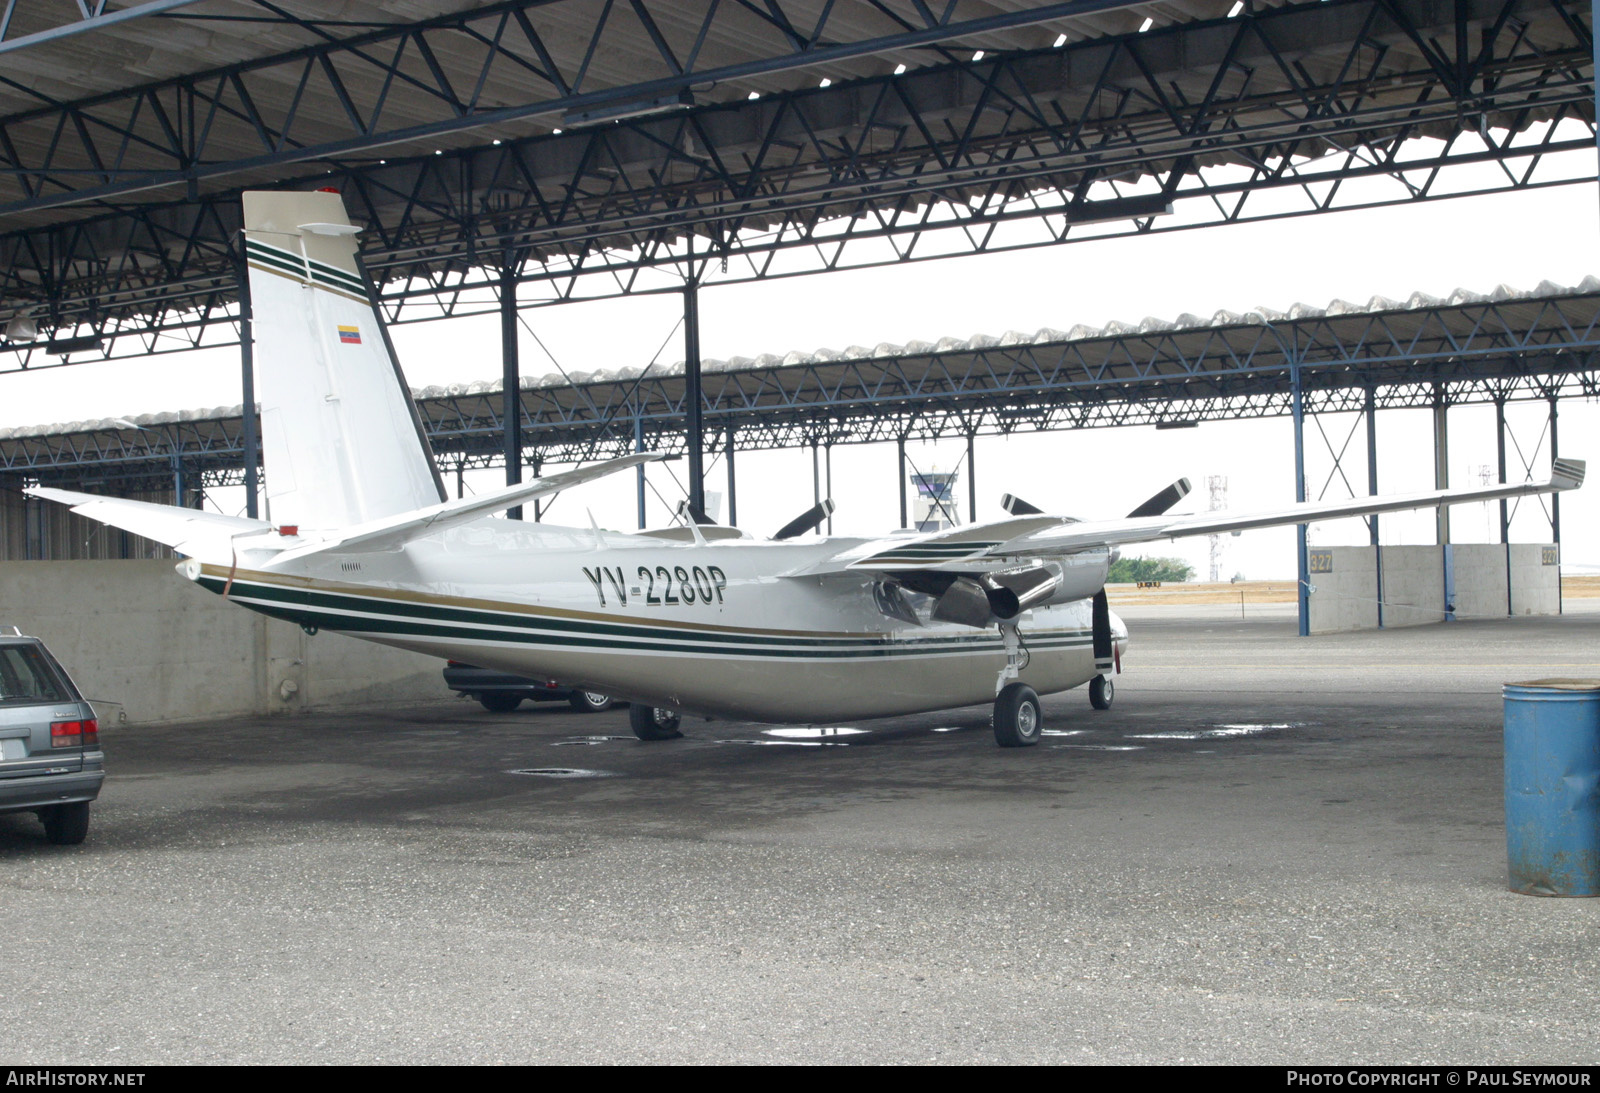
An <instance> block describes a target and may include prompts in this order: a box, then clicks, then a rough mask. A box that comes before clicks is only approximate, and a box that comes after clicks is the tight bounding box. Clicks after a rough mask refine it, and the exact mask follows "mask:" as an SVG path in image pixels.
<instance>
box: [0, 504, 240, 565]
mask: <svg viewBox="0 0 1600 1093" xmlns="http://www.w3.org/2000/svg"><path fill="white" fill-rule="evenodd" d="M27 493H28V494H29V495H30V496H33V497H42V498H44V499H45V500H47V501H59V502H60V503H61V504H63V505H70V506H71V507H72V511H73V512H75V513H77V514H78V515H80V516H86V517H88V518H89V519H91V520H98V521H100V522H101V523H102V524H110V525H111V526H112V527H114V528H121V529H122V530H123V531H131V532H133V534H135V535H142V536H144V537H145V538H146V539H150V540H153V541H155V542H157V543H162V544H164V545H166V546H169V547H171V548H172V549H173V550H176V551H177V552H178V553H179V554H187V555H189V556H190V557H193V558H201V559H203V560H206V561H226V560H227V558H228V556H229V554H230V553H231V551H232V545H233V540H235V539H237V538H238V537H240V536H244V535H260V534H262V533H264V532H269V531H271V530H272V525H271V524H269V523H267V522H266V521H264V520H250V519H247V518H246V517H243V516H224V515H222V514H221V513H220V512H204V511H202V510H200V509H185V508H179V507H178V506H176V505H157V504H152V503H151V502H149V501H132V500H129V499H127V498H122V497H99V496H97V495H95V494H92V493H77V492H76V491H73V490H58V489H55V488H54V487H51V486H35V487H33V488H32V489H29V490H28V491H27Z"/></svg>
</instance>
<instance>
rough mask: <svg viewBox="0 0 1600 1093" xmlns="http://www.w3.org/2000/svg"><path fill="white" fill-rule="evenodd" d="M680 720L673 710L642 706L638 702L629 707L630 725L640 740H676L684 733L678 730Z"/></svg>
mask: <svg viewBox="0 0 1600 1093" xmlns="http://www.w3.org/2000/svg"><path fill="white" fill-rule="evenodd" d="M680 720H681V719H680V718H679V716H678V715H677V714H676V713H674V712H673V711H671V710H663V709H659V708H657V707H655V706H641V705H639V704H638V703H637V702H635V703H634V704H633V705H632V706H629V707H628V727H629V728H631V729H632V730H633V735H635V736H637V737H638V738H639V739H640V740H676V739H677V738H678V737H680V736H682V735H683V733H681V732H679V731H678V722H679V721H680Z"/></svg>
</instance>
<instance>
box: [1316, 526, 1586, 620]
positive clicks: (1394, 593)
mask: <svg viewBox="0 0 1600 1093" xmlns="http://www.w3.org/2000/svg"><path fill="white" fill-rule="evenodd" d="M1375 549H1376V548H1373V547H1370V546H1365V547H1331V548H1328V547H1325V548H1320V549H1317V550H1314V551H1313V552H1312V563H1313V572H1312V574H1311V584H1312V587H1313V588H1315V591H1314V592H1313V593H1312V594H1311V632H1312V633H1314V634H1318V633H1327V632H1329V631H1334V630H1363V629H1369V628H1372V627H1375V626H1377V625H1378V604H1377V600H1378V599H1379V597H1378V587H1377V572H1376V567H1375V564H1374V550H1375ZM1553 549H1554V548H1552V547H1551V546H1549V545H1548V544H1541V543H1513V544H1512V546H1511V588H1512V596H1511V607H1512V611H1513V613H1515V614H1518V615H1553V614H1555V613H1556V612H1557V611H1558V610H1559V607H1560V588H1559V580H1560V567H1559V566H1557V565H1552V564H1547V560H1548V558H1549V557H1550V555H1549V554H1548V552H1549V551H1551V550H1553ZM1382 550H1383V596H1382V599H1383V605H1384V607H1383V625H1384V626H1386V627H1397V626H1420V625H1422V624H1424V623H1432V622H1442V621H1443V620H1444V613H1445V598H1444V589H1445V579H1444V548H1442V547H1438V546H1389V547H1383V548H1382ZM1319 555H1320V556H1321V557H1320V558H1319V557H1318V556H1319ZM1451 558H1452V565H1453V567H1454V570H1455V598H1454V604H1455V617H1456V618H1458V619H1469V618H1504V617H1505V616H1506V614H1507V612H1506V551H1505V547H1503V546H1500V545H1498V544H1495V543H1462V544H1457V545H1456V546H1454V547H1452V548H1451Z"/></svg>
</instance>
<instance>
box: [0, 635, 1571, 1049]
mask: <svg viewBox="0 0 1600 1093" xmlns="http://www.w3.org/2000/svg"><path fill="white" fill-rule="evenodd" d="M1291 610H1292V609H1291ZM1124 614H1125V617H1127V618H1128V620H1129V623H1130V626H1131V627H1132V628H1133V634H1134V644H1133V646H1132V647H1131V648H1130V650H1129V653H1128V655H1127V657H1126V658H1125V662H1124V669H1125V671H1124V674H1123V675H1122V676H1121V677H1120V678H1119V680H1118V694H1117V698H1116V702H1115V704H1114V706H1113V708H1112V709H1111V710H1110V711H1106V712H1103V713H1097V712H1095V711H1092V710H1091V709H1090V708H1089V704H1088V700H1087V696H1086V694H1085V693H1084V692H1083V691H1082V690H1079V691H1074V692H1070V693H1068V694H1065V695H1058V696H1054V697H1051V698H1047V699H1046V700H1045V714H1046V718H1047V722H1046V729H1047V732H1048V733H1049V735H1047V736H1046V738H1045V741H1044V743H1043V744H1041V745H1040V746H1039V747H1037V748H1032V749H1021V750H1002V749H999V748H997V747H995V745H994V743H993V739H992V736H991V734H990V730H989V725H988V719H989V711H988V708H987V707H975V708H970V709H965V710H958V711H953V712H949V713H942V714H933V715H925V716H917V717H907V718H898V719H893V720H889V721H881V722H862V723H859V724H840V725H829V726H819V727H816V729H815V730H812V731H799V732H797V731H795V730H793V729H790V730H782V731H774V730H773V729H772V727H770V726H761V725H750V724H737V723H727V722H713V723H704V722H693V721H686V722H685V728H686V730H687V732H688V735H687V736H686V738H685V739H683V740H680V741H672V742H667V743H656V744H644V743H640V742H638V741H635V740H634V739H632V737H631V736H630V735H629V734H628V730H627V724H626V713H625V711H612V712H608V713H604V714H589V715H585V714H578V713H574V712H571V711H570V710H569V709H568V708H567V707H566V706H565V705H564V704H563V705H559V706H557V705H545V706H531V705H525V706H524V707H523V708H522V709H521V710H519V711H517V712H516V713H512V714H508V715H496V714H489V713H486V712H484V711H483V710H482V709H480V708H479V707H478V706H477V705H476V704H474V703H471V702H470V701H467V700H459V699H450V698H446V697H443V691H442V687H441V701H440V702H438V703H436V704H431V705H421V706H403V707H402V706H396V707H394V708H389V709H377V710H370V709H369V710H362V711H344V712H325V713H322V714H319V715H316V716H305V717H296V718H288V717H285V718H261V719H252V720H235V721H226V722H207V723H189V724H170V725H140V726H128V727H120V728H119V727H112V728H108V729H107V730H106V731H105V732H104V733H103V740H104V742H105V746H106V751H107V754H108V759H107V763H108V768H109V770H110V771H111V777H110V779H109V780H108V781H107V784H106V788H105V791H104V793H103V795H102V798H101V801H100V802H99V804H98V805H97V806H96V809H95V813H94V819H93V825H92V828H91V831H90V835H89V839H88V841H87V842H86V843H85V844H84V845H83V846H82V847H78V848H60V847H52V846H49V845H48V844H46V843H45V842H44V841H43V838H42V833H41V830H40V828H39V826H38V824H37V823H36V822H35V821H34V820H33V818H32V817H31V816H0V981H3V982H4V983H5V984H6V986H7V995H8V1002H7V1006H6V1018H5V1020H4V1022H3V1023H0V1030H3V1031H0V1059H3V1060H4V1061H5V1062H9V1063H27V1064H45V1063H92V1064H106V1065H129V1066H131V1065H137V1064H140V1063H182V1062H229V1063H252V1062H327V1063H363V1062H390V1063H413V1062H415V1063H423V1062H430V1063H462V1062H472V1063H490V1062H885V1063H889V1062H947V1063H969V1062H970V1063H978V1062H1068V1063H1105V1062H1123V1063H1126V1062H1196V1063H1199V1062H1224V1063H1228V1062H1243V1063H1251V1062H1260V1063H1288V1062H1298V1063H1360V1062H1370V1063H1456V1064H1464V1063H1473V1062H1476V1063H1491V1062H1502V1063H1546V1064H1549V1063H1590V1064H1592V1063H1595V1062H1597V1061H1600V901H1597V900H1585V899H1539V898H1533V897H1527V896H1520V895H1514V894H1512V893H1510V892H1508V891H1507V890H1506V884H1505V842H1504V828H1503V811H1502V797H1501V781H1500V778H1501V775H1500V761H1501V737H1500V721H1501V706H1500V698H1499V685H1500V683H1501V682H1504V681H1508V680H1515V679H1528V678H1538V677H1541V676H1550V675H1565V676H1574V675H1586V676H1600V663H1597V660H1596V657H1597V652H1600V641H1597V639H1600V614H1595V613H1587V612H1584V611H1582V610H1576V611H1574V612H1573V613H1569V614H1568V615H1566V616H1564V617H1561V618H1548V619H1517V620H1501V621H1488V622H1461V623H1455V624H1451V625H1445V626H1432V627H1426V628H1417V629H1411V630H1397V631H1389V632H1385V633H1381V634H1374V633H1363V634H1343V635H1328V636H1324V637H1316V638H1311V639H1297V638H1295V636H1294V630H1293V619H1292V615H1291V614H1290V613H1289V611H1286V610H1280V609H1271V608H1257V609H1254V610H1253V611H1252V612H1251V613H1250V614H1248V615H1247V616H1246V617H1244V618H1239V617H1238V612H1237V611H1236V610H1235V611H1233V612H1232V613H1230V612H1229V611H1228V610H1227V609H1224V608H1209V609H1205V608H1184V609H1168V608H1156V607H1153V608H1129V609H1128V610H1127V611H1125V612H1124ZM319 640H322V639H319ZM326 640H344V639H340V638H337V637H334V636H331V635H330V636H329V637H328V638H327V639H326Z"/></svg>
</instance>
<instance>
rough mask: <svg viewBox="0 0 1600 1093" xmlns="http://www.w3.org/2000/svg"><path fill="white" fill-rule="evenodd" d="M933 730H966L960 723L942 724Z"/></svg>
mask: <svg viewBox="0 0 1600 1093" xmlns="http://www.w3.org/2000/svg"><path fill="white" fill-rule="evenodd" d="M933 731H934V732H962V731H964V730H963V729H962V727H961V726H960V725H942V726H940V727H939V728H937V729H934V730H933Z"/></svg>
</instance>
